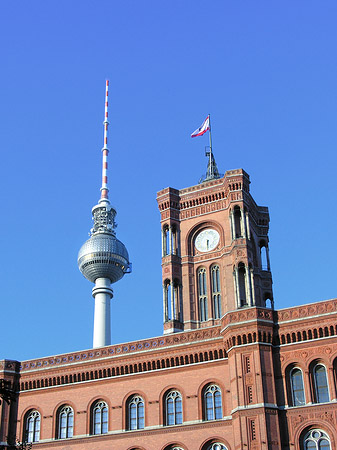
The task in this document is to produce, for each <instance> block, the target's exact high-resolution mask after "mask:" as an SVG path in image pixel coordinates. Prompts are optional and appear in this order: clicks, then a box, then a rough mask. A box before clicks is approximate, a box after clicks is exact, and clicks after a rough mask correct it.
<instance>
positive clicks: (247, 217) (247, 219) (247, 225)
mask: <svg viewBox="0 0 337 450" xmlns="http://www.w3.org/2000/svg"><path fill="white" fill-rule="evenodd" d="M245 218H246V230H247V238H248V239H249V240H250V227H249V214H248V211H246V215H245Z"/></svg>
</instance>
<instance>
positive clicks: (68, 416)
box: [57, 405, 74, 439]
mask: <svg viewBox="0 0 337 450" xmlns="http://www.w3.org/2000/svg"><path fill="white" fill-rule="evenodd" d="M73 431H74V411H73V408H72V407H71V406H67V405H66V406H63V407H62V408H61V409H60V410H59V414H58V434H57V437H58V439H66V438H71V437H73Z"/></svg>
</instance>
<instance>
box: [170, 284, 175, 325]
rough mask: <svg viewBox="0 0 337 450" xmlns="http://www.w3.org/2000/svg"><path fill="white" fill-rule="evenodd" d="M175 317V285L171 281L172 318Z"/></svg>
mask: <svg viewBox="0 0 337 450" xmlns="http://www.w3.org/2000/svg"><path fill="white" fill-rule="evenodd" d="M174 318H175V310H174V286H173V281H171V320H174Z"/></svg>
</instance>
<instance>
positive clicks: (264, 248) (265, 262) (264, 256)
mask: <svg viewBox="0 0 337 450" xmlns="http://www.w3.org/2000/svg"><path fill="white" fill-rule="evenodd" d="M260 258H261V269H262V270H269V264H268V254H267V246H266V244H265V243H264V242H263V243H261V244H260Z"/></svg>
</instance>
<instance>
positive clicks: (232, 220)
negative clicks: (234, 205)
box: [229, 211, 235, 241]
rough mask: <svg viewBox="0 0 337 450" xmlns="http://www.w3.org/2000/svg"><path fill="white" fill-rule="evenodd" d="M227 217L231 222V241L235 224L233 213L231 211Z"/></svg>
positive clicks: (233, 236)
mask: <svg viewBox="0 0 337 450" xmlns="http://www.w3.org/2000/svg"><path fill="white" fill-rule="evenodd" d="M229 219H230V224H231V235H232V241H234V239H235V224H234V214H233V211H231V212H230V213H229Z"/></svg>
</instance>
